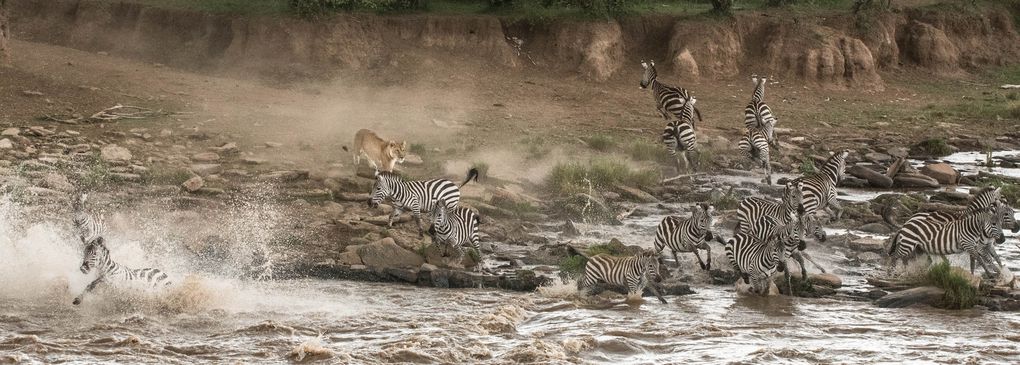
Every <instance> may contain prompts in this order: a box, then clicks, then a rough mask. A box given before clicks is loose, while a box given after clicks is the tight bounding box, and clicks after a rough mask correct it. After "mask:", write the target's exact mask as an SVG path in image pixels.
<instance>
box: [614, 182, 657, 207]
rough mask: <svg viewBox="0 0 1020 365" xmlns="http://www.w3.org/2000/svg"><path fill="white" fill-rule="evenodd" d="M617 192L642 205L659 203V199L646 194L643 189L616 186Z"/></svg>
mask: <svg viewBox="0 0 1020 365" xmlns="http://www.w3.org/2000/svg"><path fill="white" fill-rule="evenodd" d="M616 190H617V191H619V192H620V194H622V195H623V196H625V197H627V198H629V199H633V200H635V201H637V202H641V203H658V202H659V199H657V198H655V197H654V196H652V194H649V193H646V192H644V191H642V190H641V189H637V188H632V187H629V186H625V185H616Z"/></svg>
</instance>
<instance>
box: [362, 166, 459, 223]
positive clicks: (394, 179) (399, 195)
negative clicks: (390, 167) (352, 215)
mask: <svg viewBox="0 0 1020 365" xmlns="http://www.w3.org/2000/svg"><path fill="white" fill-rule="evenodd" d="M471 179H474V180H475V181H478V169H476V168H472V169H471V170H469V171H468V176H467V179H466V180H464V182H463V183H461V184H460V186H458V185H457V184H455V183H454V182H453V181H450V180H446V179H432V180H424V181H407V180H404V178H402V177H400V175H397V174H395V173H391V172H385V171H383V172H379V173H378V174H376V178H375V186H374V187H373V188H372V197H371V199H370V200H369V202H368V205H369V206H371V207H376V206H378V205H379V204H381V203H382V202H383V201H385V200H386V199H390V200H391V201H392V204H393V213H392V214H390V217H389V221H388V223H387V225H388V226H390V227H393V221H394V220H395V219H397V218H398V217H400V213H402V212H403V211H404V210H408V211H410V212H411V215H412V216H414V222H415V224H417V225H418V236H419V237H424V236H425V231H424V230H423V229H422V226H421V214H422V213H423V212H432V210H433V209H434V207H435V205H436V204H439V203H440V202H445V203H444V204H446V207H447V208H449V209H454V208H457V205H458V204H459V203H460V187H463V186H464V185H467V183H468V182H470V181H471Z"/></svg>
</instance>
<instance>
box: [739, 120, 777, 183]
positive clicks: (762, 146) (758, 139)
mask: <svg viewBox="0 0 1020 365" xmlns="http://www.w3.org/2000/svg"><path fill="white" fill-rule="evenodd" d="M737 148H739V149H740V151H741V152H743V154H744V156H747V158H749V159H751V162H753V163H754V164H755V165H758V166H761V168H763V169H765V180H764V182H765V183H766V184H768V185H772V165H771V164H770V161H769V137H768V135H767V134H766V132H765V131H764V130H763V129H761V128H748V129H747V131H746V132H745V133H744V136H743V137H741V138H740V142H738V143H737Z"/></svg>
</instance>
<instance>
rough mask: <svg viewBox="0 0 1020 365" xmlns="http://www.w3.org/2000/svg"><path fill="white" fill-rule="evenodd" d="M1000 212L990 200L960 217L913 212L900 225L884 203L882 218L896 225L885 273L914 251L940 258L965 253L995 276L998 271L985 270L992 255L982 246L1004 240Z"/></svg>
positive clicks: (904, 261)
mask: <svg viewBox="0 0 1020 365" xmlns="http://www.w3.org/2000/svg"><path fill="white" fill-rule="evenodd" d="M1001 214H1002V213H1001V211H1000V210H999V206H998V203H992V205H991V206H989V207H987V208H983V209H981V210H978V211H976V212H970V213H967V214H964V215H963V216H961V217H951V216H949V215H946V213H932V212H923V213H916V214H914V215H913V216H911V217H910V219H908V220H907V222H906V223H904V224H903V225H902V226H900V225H898V224H896V222H894V221H893V218H892V206H891V205H890V206H887V207H886V208H885V209H883V211H882V218H883V219H885V221H886V223H887V224H889V225H891V226H893V227H897V228H898V230H897V231H896V234H894V235H893V237H892V242H891V244H890V245H889V251H888V254H889V263H888V269H887V270H888V272H889V273H892V271H893V270H894V269H895V268H896V261H897V260H902V261H903V264H904V265H906V264H907V261H908V260H909V259H911V258H913V257H914V255H915V254H916V253H915V251H921V252H924V253H927V254H929V255H940V256H943V257H944V256H945V255H949V254H954V253H960V252H967V253H968V254H970V257H972V258H977V261H978V263H980V264H981V267H982V268H983V269H984V270H985V272H986V273H988V274H991V275H998V274H999V271H998V270H990V269H989V266H990V264H991V261H992V260H993V258H992V257H991V255H990V254H989V253H988V249H987V247H986V246H990V245H992V244H993V242H998V243H1002V242H1004V241H1005V237H1004V236H1003V234H1002V229H1001V228H1000V225H1001V224H1002V215H1001ZM996 269H998V268H996Z"/></svg>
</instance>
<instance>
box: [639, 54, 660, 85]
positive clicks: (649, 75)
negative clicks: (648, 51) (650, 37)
mask: <svg viewBox="0 0 1020 365" xmlns="http://www.w3.org/2000/svg"><path fill="white" fill-rule="evenodd" d="M641 68H643V69H645V73H644V75H643V76H641V88H642V89H647V88H648V85H651V84H652V81H655V77H656V76H657V75H656V73H655V61H648V62H645V61H644V60H641Z"/></svg>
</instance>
